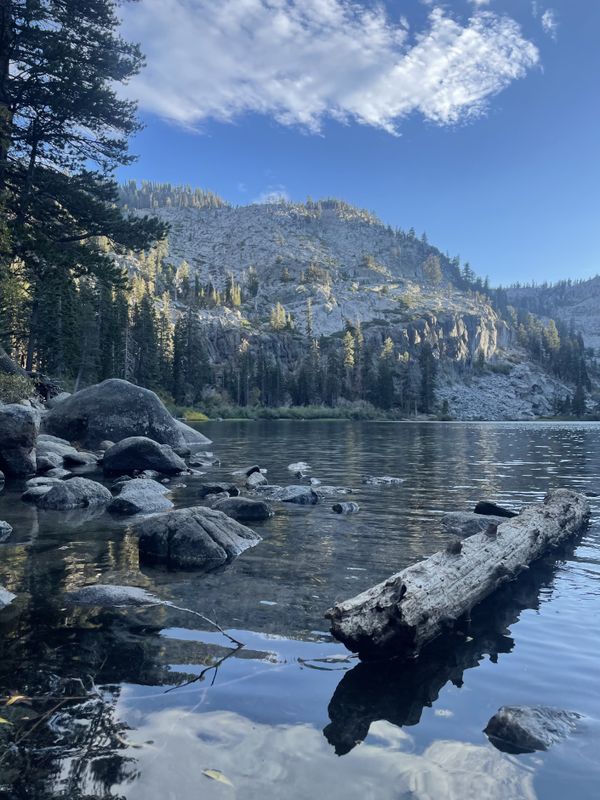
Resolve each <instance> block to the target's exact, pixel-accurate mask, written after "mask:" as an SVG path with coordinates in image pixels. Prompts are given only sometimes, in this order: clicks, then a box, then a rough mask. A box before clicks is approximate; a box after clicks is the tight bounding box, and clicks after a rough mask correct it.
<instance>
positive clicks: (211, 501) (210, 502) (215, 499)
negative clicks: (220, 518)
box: [206, 492, 230, 508]
mask: <svg viewBox="0 0 600 800" xmlns="http://www.w3.org/2000/svg"><path fill="white" fill-rule="evenodd" d="M229 497H230V494H229V492H217V493H216V494H209V495H207V497H206V505H207V506H208V507H209V508H214V507H215V506H216V505H218V503H220V502H221V500H228V499H229Z"/></svg>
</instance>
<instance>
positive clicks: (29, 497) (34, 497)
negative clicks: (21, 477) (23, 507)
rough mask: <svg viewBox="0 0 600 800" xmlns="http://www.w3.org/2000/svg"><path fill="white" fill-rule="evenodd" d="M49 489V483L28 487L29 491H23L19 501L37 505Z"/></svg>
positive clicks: (50, 485) (50, 486)
mask: <svg viewBox="0 0 600 800" xmlns="http://www.w3.org/2000/svg"><path fill="white" fill-rule="evenodd" d="M59 482H60V481H59ZM51 488H52V484H50V483H46V484H41V485H40V486H30V487H29V489H25V491H24V492H23V494H22V495H21V500H24V501H25V502H26V503H37V502H38V500H39V499H40V498H41V497H43V496H44V495H46V494H48V492H49V491H50V489H51Z"/></svg>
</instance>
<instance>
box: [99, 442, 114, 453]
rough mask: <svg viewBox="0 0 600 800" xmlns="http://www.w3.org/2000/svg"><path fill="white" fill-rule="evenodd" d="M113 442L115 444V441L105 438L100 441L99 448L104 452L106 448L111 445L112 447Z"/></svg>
mask: <svg viewBox="0 0 600 800" xmlns="http://www.w3.org/2000/svg"><path fill="white" fill-rule="evenodd" d="M113 444H114V442H111V440H110V439H103V440H102V441H101V442H100V444H99V445H98V450H100V451H101V452H103V453H104V452H105V451H106V450H108V449H109V448H110V447H112V446H113Z"/></svg>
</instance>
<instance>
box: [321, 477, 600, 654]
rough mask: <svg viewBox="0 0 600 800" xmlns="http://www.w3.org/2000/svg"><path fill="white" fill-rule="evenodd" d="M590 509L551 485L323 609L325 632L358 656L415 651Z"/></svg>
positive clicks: (572, 527) (578, 497)
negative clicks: (456, 543) (509, 513)
mask: <svg viewBox="0 0 600 800" xmlns="http://www.w3.org/2000/svg"><path fill="white" fill-rule="evenodd" d="M589 514H590V506H589V502H588V500H587V499H586V497H584V495H581V494H577V493H576V492H573V491H570V490H568V489H557V490H555V491H553V492H550V493H549V494H548V495H547V496H546V498H545V499H544V502H543V503H542V504H536V505H532V506H528V507H526V508H525V509H524V510H523V511H522V512H521V514H519V516H518V517H513V518H512V519H507V520H506V521H505V522H503V523H502V524H501V525H498V526H496V525H490V526H489V528H488V530H486V532H484V533H479V534H475V535H474V536H471V537H470V538H467V539H465V540H464V541H462V542H461V547H460V548H458V547H452V548H447V549H446V550H444V551H441V552H439V553H434V555H432V556H430V557H429V558H427V559H425V560H424V561H420V562H419V563H417V564H414V565H413V566H412V567H408V568H407V569H405V570H403V571H402V572H398V573H396V574H395V575H392V576H391V577H390V578H388V579H387V580H385V581H383V582H382V583H380V584H378V585H377V586H373V587H372V588H371V589H367V591H365V592H363V593H362V594H359V595H357V596H356V597H353V598H351V599H350V600H345V601H344V602H341V603H337V604H336V605H335V606H333V608H330V609H329V610H328V611H327V612H326V614H325V616H326V617H327V618H328V619H329V620H330V622H331V633H332V634H333V636H334V637H335V638H336V639H338V640H339V641H340V642H342V643H343V644H344V645H346V647H347V648H348V649H349V650H351V651H352V652H355V653H358V654H359V656H360V657H361V658H362V659H365V660H368V659H377V658H386V657H391V656H398V655H402V656H412V655H416V654H417V653H418V652H419V651H420V650H421V648H422V647H423V646H424V645H425V644H427V643H428V642H430V641H431V640H432V639H435V638H436V637H437V636H439V635H440V634H442V633H445V632H447V631H449V630H451V629H452V628H453V627H454V626H455V625H457V624H459V623H460V621H461V619H462V620H464V619H468V617H469V615H470V611H471V609H472V608H473V607H474V606H475V605H477V603H479V602H481V600H483V599H484V598H485V597H487V596H488V595H489V594H491V593H492V592H493V591H495V590H496V589H497V588H498V587H499V586H501V585H502V584H503V583H505V582H506V581H508V580H511V579H512V578H514V577H515V576H516V575H518V573H519V572H521V571H522V570H524V569H527V568H528V565H529V564H530V563H531V562H533V561H535V560H536V559H538V558H539V557H540V556H542V555H543V554H544V553H545V552H546V551H548V550H550V549H552V548H554V547H556V546H558V545H559V544H560V543H561V542H563V541H565V540H566V539H567V538H568V537H570V536H572V535H573V534H575V533H577V531H579V530H580V529H581V528H582V526H583V525H584V524H585V522H586V521H587V519H588V517H589Z"/></svg>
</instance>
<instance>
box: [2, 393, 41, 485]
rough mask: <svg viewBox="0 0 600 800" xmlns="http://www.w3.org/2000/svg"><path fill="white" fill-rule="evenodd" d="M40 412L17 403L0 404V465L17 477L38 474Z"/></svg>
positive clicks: (7, 472)
mask: <svg viewBox="0 0 600 800" xmlns="http://www.w3.org/2000/svg"><path fill="white" fill-rule="evenodd" d="M39 426H40V416H39V412H37V411H36V410H35V409H33V408H28V407H27V406H22V405H20V404H18V403H14V404H10V405H6V406H0V469H2V470H3V471H4V472H5V473H6V474H7V475H11V476H13V477H15V478H25V477H27V476H28V475H35V472H36V468H37V466H36V455H35V442H36V439H37V435H38V430H39Z"/></svg>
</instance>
